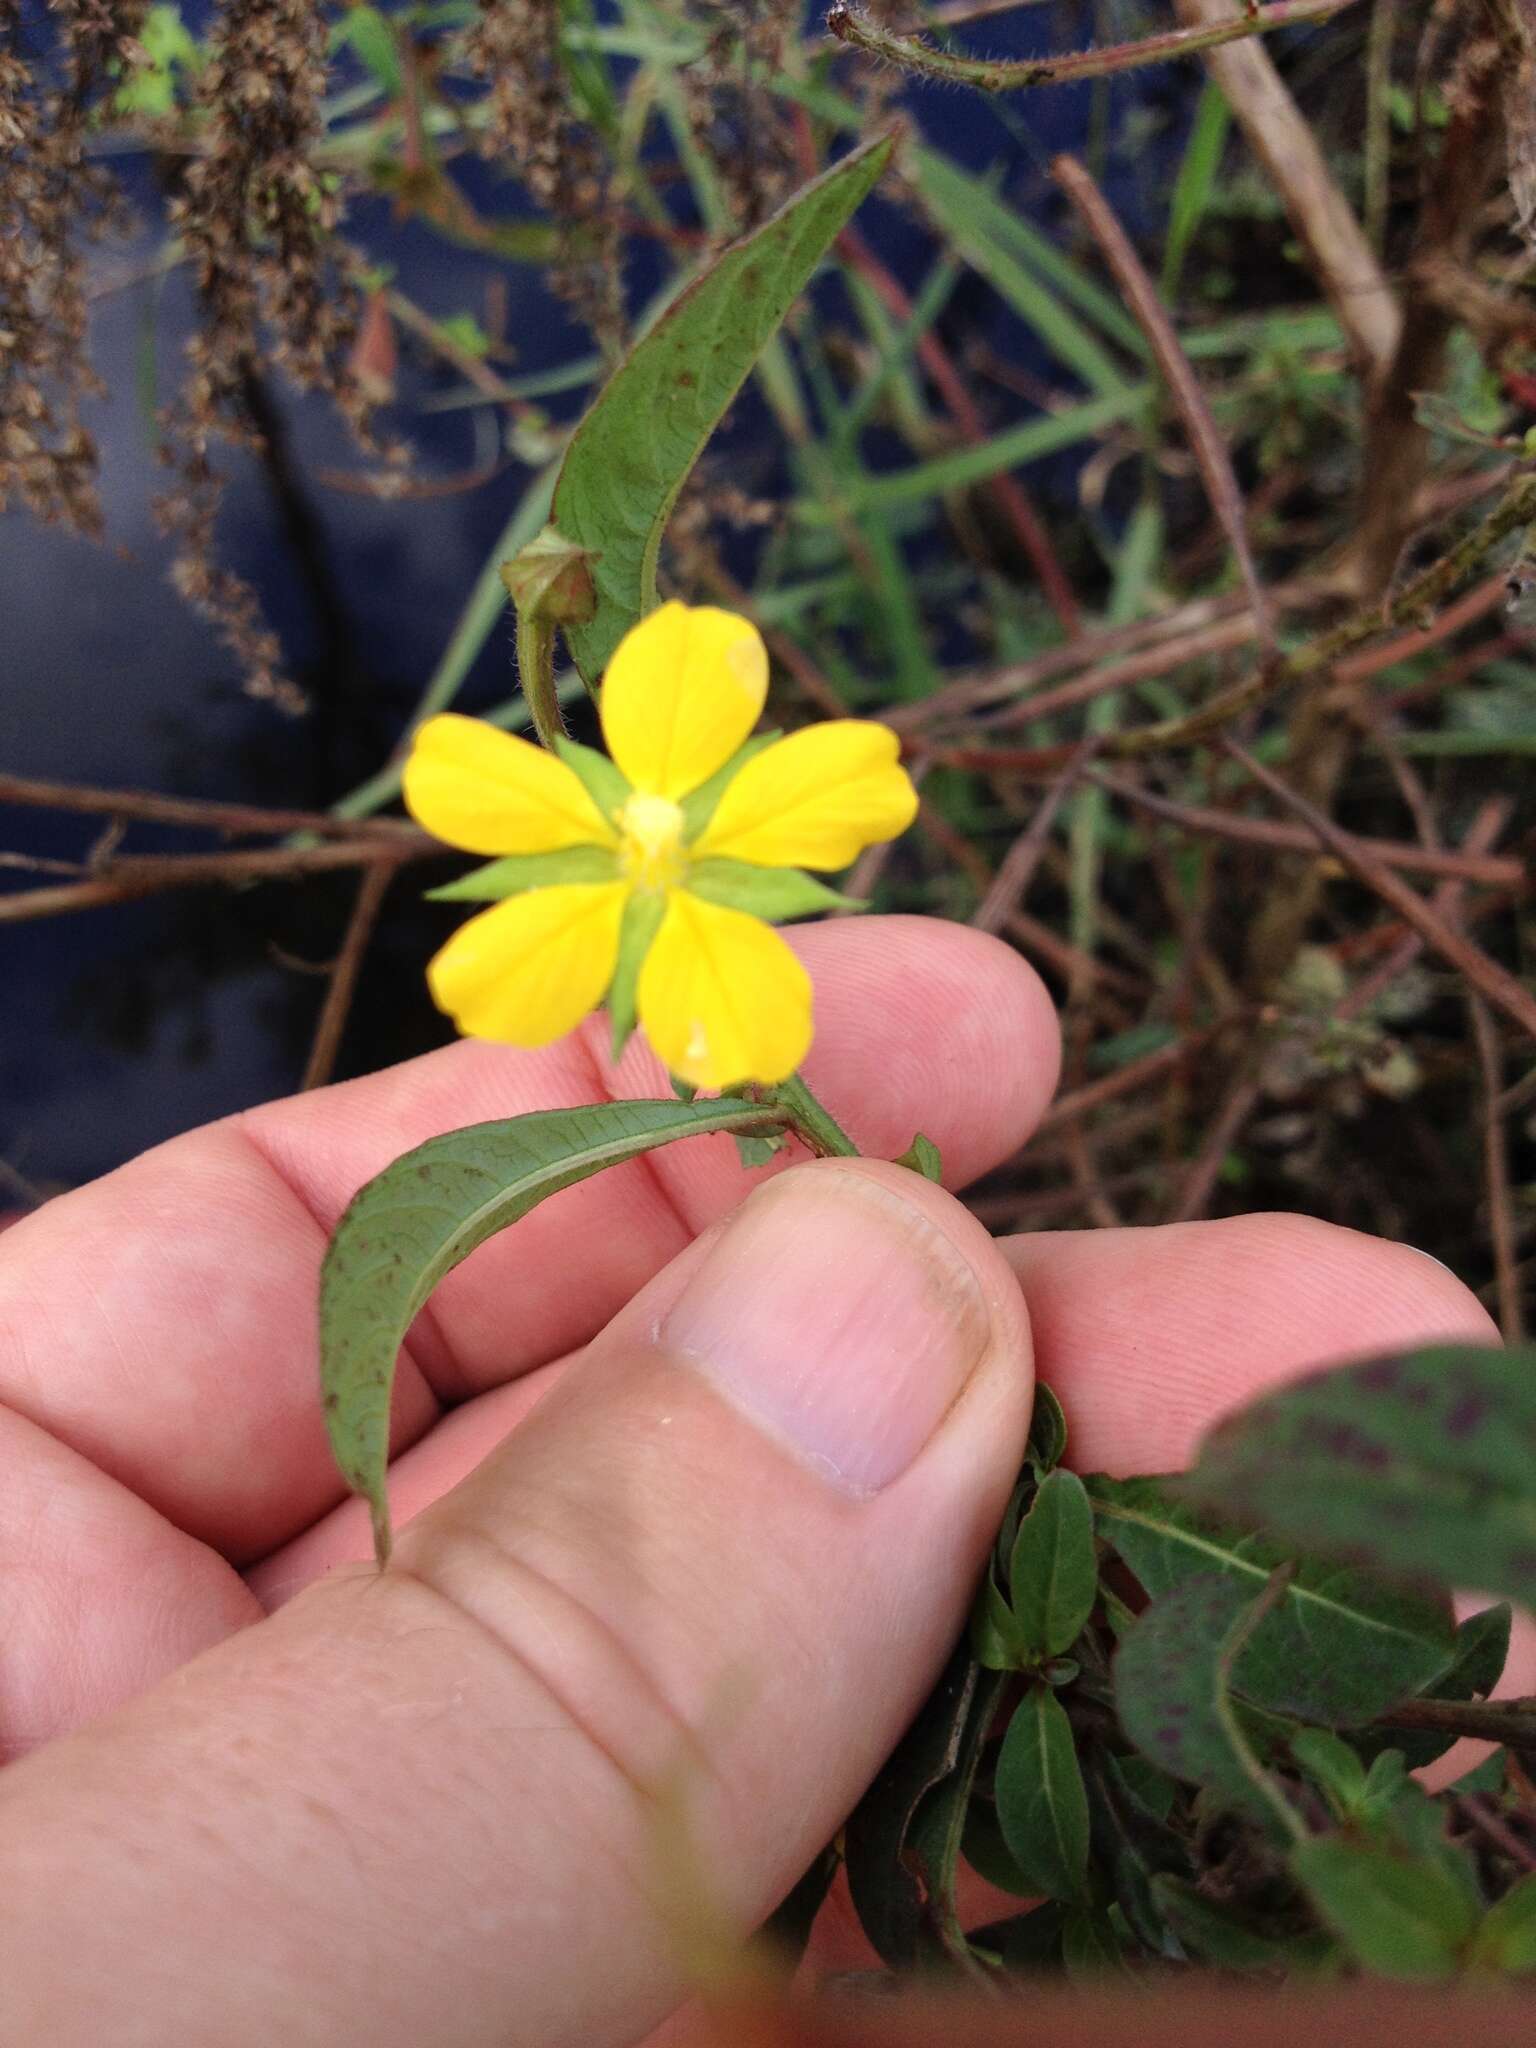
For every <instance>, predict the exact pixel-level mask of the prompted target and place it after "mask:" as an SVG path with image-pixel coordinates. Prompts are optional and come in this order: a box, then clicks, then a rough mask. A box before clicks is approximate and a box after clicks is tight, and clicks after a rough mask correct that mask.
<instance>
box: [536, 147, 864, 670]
mask: <svg viewBox="0 0 1536 2048" xmlns="http://www.w3.org/2000/svg"><path fill="white" fill-rule="evenodd" d="M894 141H895V138H894V136H893V135H890V134H887V135H882V136H878V137H876V138H875V140H873V141H872V142H868V143H866V144H864V145H863V146H862V147H861V148H859V149H856V150H854V151H852V152H851V153H850V154H849V155H848V156H846V157H844V158H843V159H842V161H841V162H840V163H838V164H836V165H834V166H833V168H832V169H831V170H829V171H827V172H826V173H825V174H824V175H823V176H822V177H820V178H818V179H816V180H815V181H814V182H813V183H811V184H809V185H807V186H805V187H804V188H803V189H802V190H801V191H799V192H797V193H796V194H795V195H794V197H793V198H792V199H791V200H790V201H789V203H788V205H786V206H785V207H784V208H783V209H782V210H781V211H780V212H778V213H776V214H775V215H774V216H773V218H772V219H771V220H768V221H766V222H765V223H764V224H763V226H762V227H760V228H758V229H757V230H756V232H755V233H753V234H751V235H749V236H747V237H746V238H745V239H744V240H743V241H740V242H737V243H735V244H733V245H732V247H730V248H729V249H726V250H725V251H724V252H723V253H722V254H721V255H720V256H718V257H717V258H716V259H715V261H714V262H713V263H711V264H710V266H709V267H708V269H706V270H705V271H704V272H703V274H702V275H701V276H699V277H697V278H695V280H694V281H693V283H692V284H691V285H689V287H688V288H687V290H686V291H684V292H683V293H682V294H681V295H680V296H679V297H678V298H677V299H676V300H674V302H673V303H672V305H671V306H670V307H669V308H668V309H667V311H666V312H665V313H664V314H663V315H662V316H661V318H660V319H659V320H658V321H657V322H656V324H655V325H654V326H653V327H652V328H651V329H650V331H649V332H648V333H647V334H646V335H645V336H644V337H643V338H642V339H641V340H640V341H639V342H637V343H636V345H635V347H634V349H633V350H632V351H631V353H630V355H629V356H628V357H627V358H626V360H625V361H624V362H623V363H622V364H621V365H620V367H619V368H618V370H616V371H615V372H614V374H613V376H612V377H611V378H610V379H609V381H608V383H607V385H606V386H605V387H604V389H603V391H602V392H601V394H600V395H599V397H598V399H597V401H596V403H595V404H594V405H593V407H592V409H591V411H590V412H588V414H587V415H586V417H585V418H584V419H583V420H582V422H581V424H580V426H579V427H578V428H577V429H576V432H575V433H574V434H573V436H572V437H571V441H570V445H569V447H568V448H567V450H566V454H565V461H564V463H563V464H562V465H561V470H560V477H559V481H558V482H557V483H556V485H555V500H554V523H555V525H556V526H557V527H558V528H559V530H560V532H561V533H562V534H563V535H564V536H565V538H566V539H567V540H571V541H575V542H577V543H578V544H579V545H581V546H583V547H587V548H590V549H591V550H592V551H593V553H594V555H595V556H596V560H595V562H594V564H593V570H594V575H595V578H596V582H597V611H596V615H595V616H594V617H593V618H592V619H591V620H590V621H588V622H587V623H586V624H585V625H573V626H571V627H570V628H568V629H567V632H566V639H567V641H568V643H569V645H570V648H571V653H572V655H573V657H574V659H575V662H576V666H577V667H578V668H579V669H580V671H581V673H582V675H583V676H585V677H586V679H587V682H588V683H589V685H592V686H594V687H595V686H596V684H597V682H598V680H599V678H600V677H601V675H602V672H603V670H604V668H605V667H606V666H607V663H608V657H609V656H610V655H611V654H612V652H613V650H614V648H615V647H616V646H617V645H618V642H619V641H620V639H621V638H622V637H623V635H624V634H625V633H626V632H628V630H629V628H630V627H631V626H633V625H634V624H635V623H636V621H637V620H638V619H640V618H642V617H643V616H644V614H645V613H646V612H648V611H649V610H650V609H651V608H652V607H653V605H654V604H655V602H656V557H657V553H658V551H659V549H660V546H661V539H662V534H663V532H664V530H665V527H666V523H667V519H668V517H669V516H670V514H671V511H672V507H673V505H674V503H675V502H676V499H677V494H678V492H679V491H680V490H681V488H682V486H683V483H684V482H685V480H686V479H687V476H688V474H689V472H690V470H691V469H692V468H693V465H694V463H695V462H696V460H697V459H698V456H699V453H700V450H701V449H702V448H703V446H704V444H705V442H706V441H707V440H708V439H709V437H710V435H711V434H712V433H713V432H714V430H715V428H716V427H717V426H718V425H719V423H720V420H721V418H722V417H723V415H724V413H725V411H726V408H727V407H728V406H729V405H730V403H731V400H732V399H733V398H734V397H735V396H736V393H737V392H738V391H739V390H740V389H741V386H742V383H743V382H744V380H745V379H746V377H747V374H748V372H749V371H750V370H751V368H752V365H753V363H754V362H755V361H756V360H757V357H758V355H759V353H760V352H761V350H762V348H763V347H764V345H765V343H766V342H767V341H768V340H769V339H770V337H771V336H772V335H773V334H774V333H775V332H776V331H777V329H778V327H779V325H780V323H781V321H782V320H783V318H784V316H785V314H786V313H787V312H788V311H789V309H790V307H791V306H792V305H793V304H794V302H795V300H796V299H797V298H798V297H799V295H800V293H801V291H802V290H803V289H804V288H805V286H806V284H807V283H808V282H809V280H810V277H811V274H812V272H813V271H814V270H815V268H816V266H817V264H818V263H819V262H820V261H821V259H822V257H823V256H824V255H825V254H826V251H827V249H828V248H829V247H830V246H831V244H832V242H833V240H834V239H835V238H836V236H837V234H838V233H839V231H840V230H841V229H842V228H843V227H844V226H845V225H846V224H847V222H848V220H849V218H850V217H851V216H852V214H853V211H854V209H855V208H856V207H857V206H858V204H859V202H860V200H862V199H863V198H864V196H865V194H866V193H867V192H868V191H869V189H870V187H871V186H872V185H873V184H874V183H875V181H876V179H877V178H878V177H879V176H880V173H881V172H882V171H883V170H884V169H885V166H886V164H887V163H888V161H889V160H890V155H891V150H892V148H893V146H894Z"/></svg>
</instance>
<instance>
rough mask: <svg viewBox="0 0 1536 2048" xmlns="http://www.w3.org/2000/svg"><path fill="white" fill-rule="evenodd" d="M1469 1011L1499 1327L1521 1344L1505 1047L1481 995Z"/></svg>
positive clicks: (1507, 1340) (1472, 998)
mask: <svg viewBox="0 0 1536 2048" xmlns="http://www.w3.org/2000/svg"><path fill="white" fill-rule="evenodd" d="M1467 1011H1468V1015H1469V1016H1470V1018H1471V1020H1472V1043H1473V1045H1474V1046H1475V1047H1476V1048H1477V1064H1478V1069H1479V1072H1480V1074H1481V1076H1482V1097H1483V1105H1482V1122H1483V1181H1484V1185H1485V1187H1486V1190H1487V1197H1488V1235H1489V1238H1490V1240H1491V1242H1492V1245H1493V1271H1494V1285H1495V1287H1496V1288H1497V1290H1498V1303H1499V1328H1500V1329H1501V1330H1502V1331H1503V1333H1504V1341H1505V1343H1506V1344H1518V1343H1519V1342H1520V1340H1521V1339H1522V1338H1523V1337H1524V1335H1525V1306H1524V1303H1523V1301H1522V1299H1521V1294H1520V1254H1519V1246H1518V1237H1517V1233H1516V1229H1515V1213H1514V1204H1513V1202H1512V1201H1511V1199H1510V1191H1509V1146H1508V1143H1507V1141H1506V1139H1505V1135H1504V1119H1503V1116H1502V1115H1501V1114H1500V1110H1499V1097H1500V1094H1501V1093H1502V1090H1503V1085H1504V1075H1503V1064H1504V1055H1503V1048H1502V1047H1501V1045H1500V1044H1499V1034H1498V1028H1497V1026H1496V1025H1495V1024H1494V1021H1493V1017H1492V1014H1491V1013H1490V1011H1489V1008H1488V1005H1487V1004H1486V1003H1485V1002H1484V1001H1483V999H1482V997H1481V996H1475V995H1469V996H1468V997H1467Z"/></svg>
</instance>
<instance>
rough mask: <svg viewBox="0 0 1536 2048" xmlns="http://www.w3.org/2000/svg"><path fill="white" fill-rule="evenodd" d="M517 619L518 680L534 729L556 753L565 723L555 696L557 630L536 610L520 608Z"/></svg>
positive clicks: (563, 733)
mask: <svg viewBox="0 0 1536 2048" xmlns="http://www.w3.org/2000/svg"><path fill="white" fill-rule="evenodd" d="M515 615H516V618H517V633H516V646H517V679H518V681H519V682H520V683H521V684H522V686H523V696H524V698H525V699H526V700H527V704H528V712H529V716H530V717H531V718H532V720H533V729H534V731H535V732H536V733H537V734H538V736H539V738H540V740H541V741H542V743H543V744H544V745H545V746H546V747H548V748H549V749H550V751H551V752H553V751H554V747H555V742H556V741H557V740H560V739H563V738H564V737H565V720H564V719H563V718H562V717H561V716H560V703H559V700H558V698H557V697H556V696H555V629H554V625H553V623H552V622H551V621H550V620H548V619H541V618H538V617H536V616H535V607H534V606H532V605H519V606H518V607H517V608H516V614H515Z"/></svg>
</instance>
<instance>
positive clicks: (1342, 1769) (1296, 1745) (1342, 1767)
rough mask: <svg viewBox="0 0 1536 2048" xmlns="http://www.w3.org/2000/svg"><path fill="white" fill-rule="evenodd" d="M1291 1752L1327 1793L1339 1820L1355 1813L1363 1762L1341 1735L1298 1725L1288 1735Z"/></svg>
mask: <svg viewBox="0 0 1536 2048" xmlns="http://www.w3.org/2000/svg"><path fill="white" fill-rule="evenodd" d="M1291 1755H1292V1756H1293V1757H1295V1759H1296V1761H1297V1763H1298V1764H1300V1766H1301V1768H1302V1769H1303V1770H1304V1771H1305V1772H1306V1774H1307V1776H1308V1777H1309V1778H1310V1779H1311V1780H1312V1782H1313V1783H1314V1784H1315V1785H1317V1786H1319V1787H1320V1788H1321V1789H1322V1791H1324V1792H1325V1793H1326V1794H1327V1796H1328V1801H1329V1804H1330V1805H1331V1806H1332V1807H1333V1810H1334V1812H1335V1813H1336V1814H1337V1815H1338V1816H1339V1818H1340V1819H1341V1820H1348V1819H1349V1817H1350V1815H1351V1814H1355V1813H1358V1812H1359V1810H1360V1808H1361V1806H1362V1805H1363V1803H1364V1801H1365V1796H1366V1776H1365V1765H1364V1764H1363V1763H1361V1761H1360V1759H1359V1757H1358V1756H1357V1755H1356V1754H1355V1752H1354V1750H1352V1749H1351V1748H1350V1746H1349V1744H1348V1743H1347V1742H1345V1741H1344V1740H1343V1738H1342V1737H1341V1736H1338V1735H1334V1734H1332V1733H1331V1732H1330V1731H1329V1730H1328V1729H1326V1728H1299V1729H1298V1730H1297V1731H1296V1733H1295V1734H1294V1735H1293V1736H1292V1737H1291Z"/></svg>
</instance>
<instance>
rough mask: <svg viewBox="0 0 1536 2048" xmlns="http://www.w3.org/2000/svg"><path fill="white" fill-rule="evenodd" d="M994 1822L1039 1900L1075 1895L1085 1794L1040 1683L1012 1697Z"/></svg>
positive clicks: (1084, 1870) (1081, 1868) (1083, 1873)
mask: <svg viewBox="0 0 1536 2048" xmlns="http://www.w3.org/2000/svg"><path fill="white" fill-rule="evenodd" d="M994 1792H995V1796H996V1799H997V1818H998V1824H999V1826H1000V1827H1001V1829H1002V1832H1003V1840H1004V1842H1005V1843H1006V1844H1007V1846H1008V1851H1009V1854H1010V1855H1011V1856H1012V1857H1013V1860H1014V1862H1015V1863H1016V1864H1017V1865H1018V1867H1019V1869H1020V1871H1021V1872H1022V1873H1023V1875H1024V1877H1025V1879H1026V1880H1027V1881H1028V1882H1029V1883H1030V1884H1032V1885H1035V1886H1037V1887H1038V1889H1039V1890H1040V1891H1042V1892H1043V1893H1044V1894H1045V1896H1046V1897H1047V1898H1051V1899H1066V1900H1076V1899H1080V1898H1082V1896H1083V1894H1084V1891H1085V1888H1086V1885H1087V1878H1088V1793H1087V1788H1086V1787H1085V1786H1084V1784H1083V1773H1082V1767H1081V1766H1080V1764H1079V1763H1078V1760H1077V1744H1076V1741H1075V1739H1074V1737H1073V1734H1072V1724H1071V1722H1070V1721H1069V1720H1068V1719H1067V1710H1066V1708H1065V1707H1063V1705H1062V1704H1061V1701H1060V1700H1059V1699H1057V1697H1056V1695H1055V1693H1053V1692H1052V1691H1051V1689H1050V1687H1049V1686H1048V1685H1034V1686H1031V1687H1030V1689H1029V1691H1028V1692H1027V1693H1026V1694H1025V1695H1024V1697H1023V1699H1022V1700H1020V1702H1019V1704H1018V1706H1017V1707H1015V1709H1014V1712H1013V1719H1012V1720H1011V1721H1010V1722H1009V1723H1008V1731H1007V1733H1006V1734H1005V1735H1004V1737H1003V1746H1002V1748H1001V1750H1000V1751H999V1752H998V1758H997V1775H996V1779H995V1783H994Z"/></svg>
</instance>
